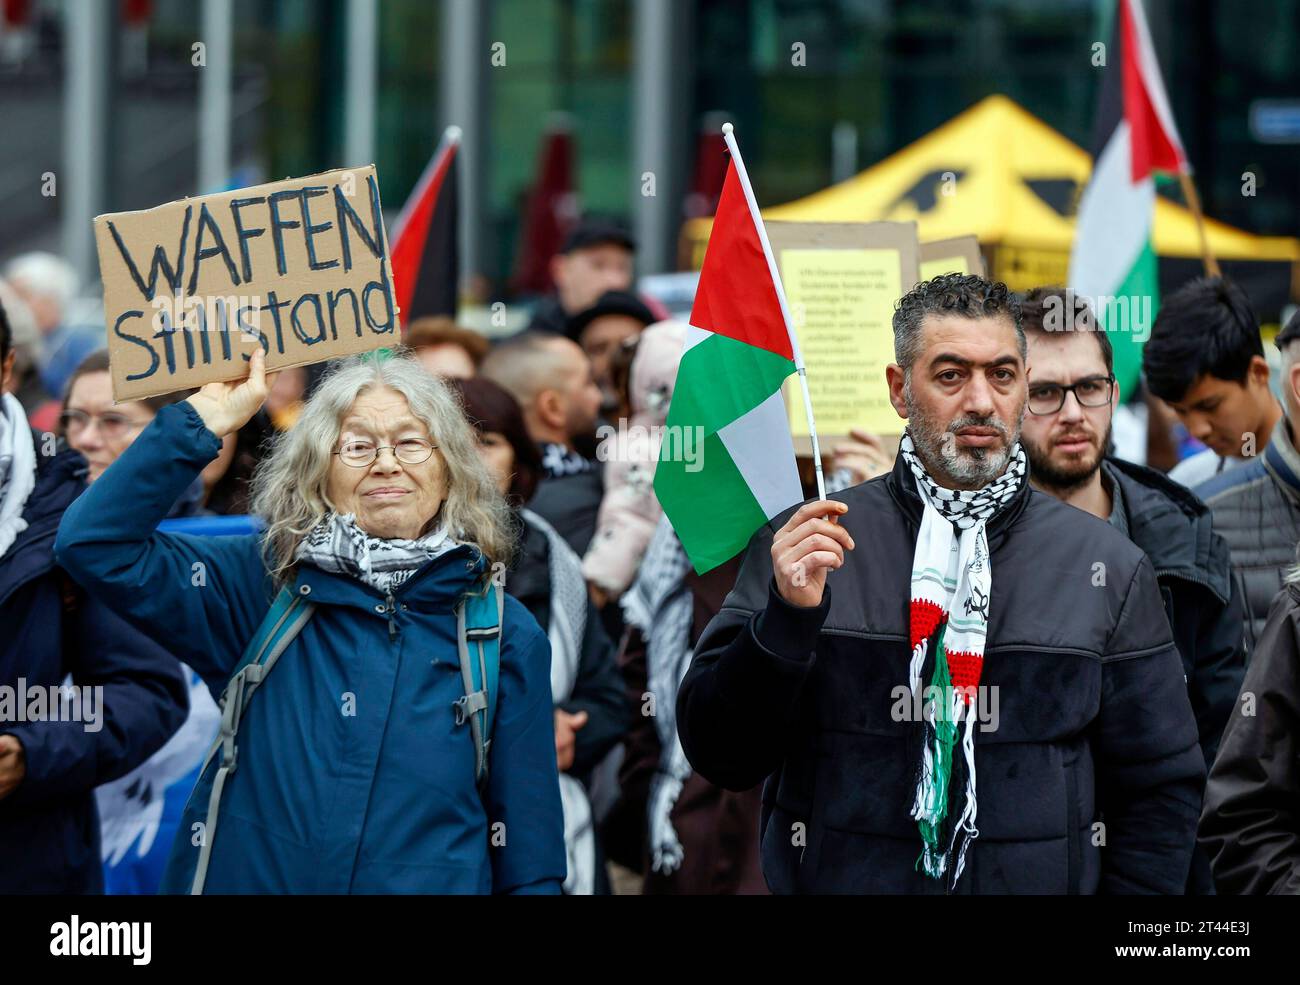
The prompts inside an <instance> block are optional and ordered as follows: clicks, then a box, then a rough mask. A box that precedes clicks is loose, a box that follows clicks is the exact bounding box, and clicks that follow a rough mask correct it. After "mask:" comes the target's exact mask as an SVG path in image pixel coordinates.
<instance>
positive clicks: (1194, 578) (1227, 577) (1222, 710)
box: [1107, 458, 1246, 769]
mask: <svg viewBox="0 0 1300 985" xmlns="http://www.w3.org/2000/svg"><path fill="white" fill-rule="evenodd" d="M1107 464H1108V465H1110V466H1111V467H1112V468H1113V469H1114V470H1115V471H1116V472H1118V473H1119V482H1120V488H1121V489H1122V490H1123V494H1124V508H1125V512H1126V513H1127V514H1128V523H1129V539H1131V540H1132V541H1133V543H1135V544H1137V546H1138V547H1140V548H1142V551H1143V552H1144V553H1145V554H1146V556H1147V557H1148V558H1150V559H1151V564H1152V566H1153V567H1154V568H1155V572H1156V581H1157V582H1158V583H1159V585H1160V596H1161V598H1162V600H1163V601H1164V603H1165V615H1166V616H1168V617H1169V625H1170V627H1171V628H1172V629H1173V633H1174V645H1175V646H1176V647H1178V653H1179V655H1180V656H1181V657H1182V658H1183V674H1184V675H1185V676H1186V677H1187V692H1188V697H1190V699H1191V702H1192V711H1193V712H1194V713H1195V715H1196V731H1197V734H1198V735H1199V736H1200V740H1201V751H1202V752H1203V753H1204V754H1205V768H1206V769H1209V768H1210V764H1211V763H1213V762H1214V755H1215V753H1216V752H1217V751H1218V749H1219V739H1220V738H1221V737H1222V735H1223V729H1224V726H1225V725H1227V724H1228V715H1229V714H1231V712H1232V705H1233V702H1235V701H1236V700H1237V692H1238V691H1240V690H1241V678H1242V675H1244V674H1245V672H1246V647H1245V637H1244V635H1243V629H1242V627H1243V622H1242V621H1243V619H1244V618H1245V614H1244V606H1243V602H1242V596H1241V591H1240V586H1239V584H1238V582H1237V580H1236V579H1235V578H1233V577H1232V557H1231V554H1230V553H1229V551H1228V545H1227V542H1226V541H1224V539H1223V538H1222V537H1220V536H1219V535H1218V534H1217V533H1215V531H1214V519H1213V515H1212V514H1211V513H1210V510H1209V508H1208V507H1207V506H1206V505H1205V504H1204V503H1203V502H1201V500H1200V499H1198V498H1197V497H1196V495H1195V494H1194V493H1192V492H1190V491H1189V490H1188V489H1187V488H1186V487H1185V486H1182V485H1179V484H1178V483H1177V482H1174V481H1173V480H1172V479H1169V478H1167V477H1166V476H1164V475H1162V474H1161V473H1159V472H1157V471H1155V470H1154V469H1149V468H1146V467H1145V466H1142V465H1134V464H1133V463H1132V462H1125V461H1122V460H1120V459H1116V458H1111V459H1107Z"/></svg>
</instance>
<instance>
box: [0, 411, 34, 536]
mask: <svg viewBox="0 0 1300 985" xmlns="http://www.w3.org/2000/svg"><path fill="white" fill-rule="evenodd" d="M35 487H36V448H35V446H34V445H33V444H32V432H31V429H30V428H28V426H27V415H26V414H25V413H23V405H22V404H20V403H19V402H18V399H17V398H16V397H15V396H14V395H13V394H10V393H6V394H4V395H3V397H0V557H2V556H4V553H5V551H7V550H9V545H11V544H12V543H13V542H14V540H15V539H16V538H17V537H18V535H19V534H20V533H22V532H23V531H24V530H26V529H27V521H26V520H24V519H23V508H24V507H25V506H26V505H27V498H28V497H29V496H31V494H32V490H33V489H34V488H35Z"/></svg>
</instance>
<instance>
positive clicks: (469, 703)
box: [451, 691, 487, 725]
mask: <svg viewBox="0 0 1300 985" xmlns="http://www.w3.org/2000/svg"><path fill="white" fill-rule="evenodd" d="M451 706H452V708H454V709H455V710H456V724H457V725H464V724H465V723H466V722H467V721H469V720H470V717H471V716H472V715H474V713H475V712H480V711H483V710H484V709H485V708H487V692H486V691H475V692H473V693H472V694H466V695H464V696H462V697H460V698H457V699H456V700H455V701H453V702H452V703H451Z"/></svg>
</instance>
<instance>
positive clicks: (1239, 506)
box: [1194, 419, 1300, 659]
mask: <svg viewBox="0 0 1300 985" xmlns="http://www.w3.org/2000/svg"><path fill="white" fill-rule="evenodd" d="M1290 427H1291V425H1290V423H1289V422H1288V421H1286V420H1285V419H1283V420H1281V421H1278V423H1277V425H1276V426H1275V427H1274V428H1273V436H1272V437H1271V438H1270V439H1269V442H1268V447H1267V448H1265V449H1264V453H1263V454H1262V455H1260V456H1258V457H1257V458H1255V460H1254V461H1251V462H1248V463H1247V464H1245V465H1239V466H1237V467H1236V468H1233V469H1229V470H1227V471H1226V472H1221V473H1219V474H1218V475H1217V476H1215V477H1214V478H1213V479H1210V480H1208V481H1207V482H1203V483H1201V484H1200V485H1199V486H1197V487H1196V489H1195V490H1194V491H1195V493H1196V495H1198V496H1199V497H1200V498H1201V499H1202V500H1204V501H1205V505H1206V506H1208V507H1209V508H1210V511H1211V512H1212V513H1213V514H1214V529H1215V530H1217V531H1218V532H1219V534H1220V535H1221V536H1222V537H1223V539H1224V540H1225V541H1227V542H1228V548H1229V550H1230V551H1231V552H1232V567H1233V575H1234V578H1235V580H1236V581H1237V584H1238V593H1239V594H1240V595H1241V597H1242V599H1243V607H1244V608H1245V610H1246V612H1245V623H1244V625H1245V633H1246V650H1247V653H1248V654H1251V653H1254V652H1255V640H1256V639H1258V637H1259V634H1260V633H1261V632H1262V631H1263V629H1264V620H1265V619H1266V618H1268V613H1269V606H1270V605H1271V604H1272V602H1273V598H1274V596H1276V595H1277V593H1278V592H1279V591H1280V590H1281V589H1282V586H1283V577H1284V576H1285V575H1286V572H1287V570H1288V569H1289V568H1290V567H1291V565H1292V564H1294V563H1295V546H1296V542H1297V541H1300V453H1297V451H1296V448H1295V445H1294V444H1293V443H1292V441H1291V436H1290V433H1289V432H1290ZM1248 659H1249V658H1248Z"/></svg>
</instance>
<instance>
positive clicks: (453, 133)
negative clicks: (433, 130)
mask: <svg viewBox="0 0 1300 985" xmlns="http://www.w3.org/2000/svg"><path fill="white" fill-rule="evenodd" d="M460 138H461V131H460V127H458V126H456V125H455V124H454V123H453V124H452V125H451V126H449V127H447V129H445V130H443V131H442V136H441V137H439V138H438V144H437V146H436V147H434V149H433V156H432V157H431V158H429V163H428V164H426V165H425V166H424V170H423V171H421V172H420V177H419V179H418V180H417V181H416V182H415V187H414V188H412V189H411V194H410V195H408V196H407V197H406V202H405V204H403V205H402V211H401V212H399V213H398V214H397V221H396V222H394V223H393V235H392V237H391V239H393V240H396V239H397V238H398V237H400V236H401V235H402V230H403V229H405V228H406V223H407V222H408V221H409V220H410V218H411V210H412V209H413V208H415V205H416V203H417V202H419V201H420V199H421V198H422V197H423V196H424V190H425V189H426V188H428V187H429V182H431V181H433V176H434V175H435V174H436V173H437V172H438V166H439V165H441V164H442V159H443V157H444V156H446V153H447V150H448V148H450V147H459V146H460Z"/></svg>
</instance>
